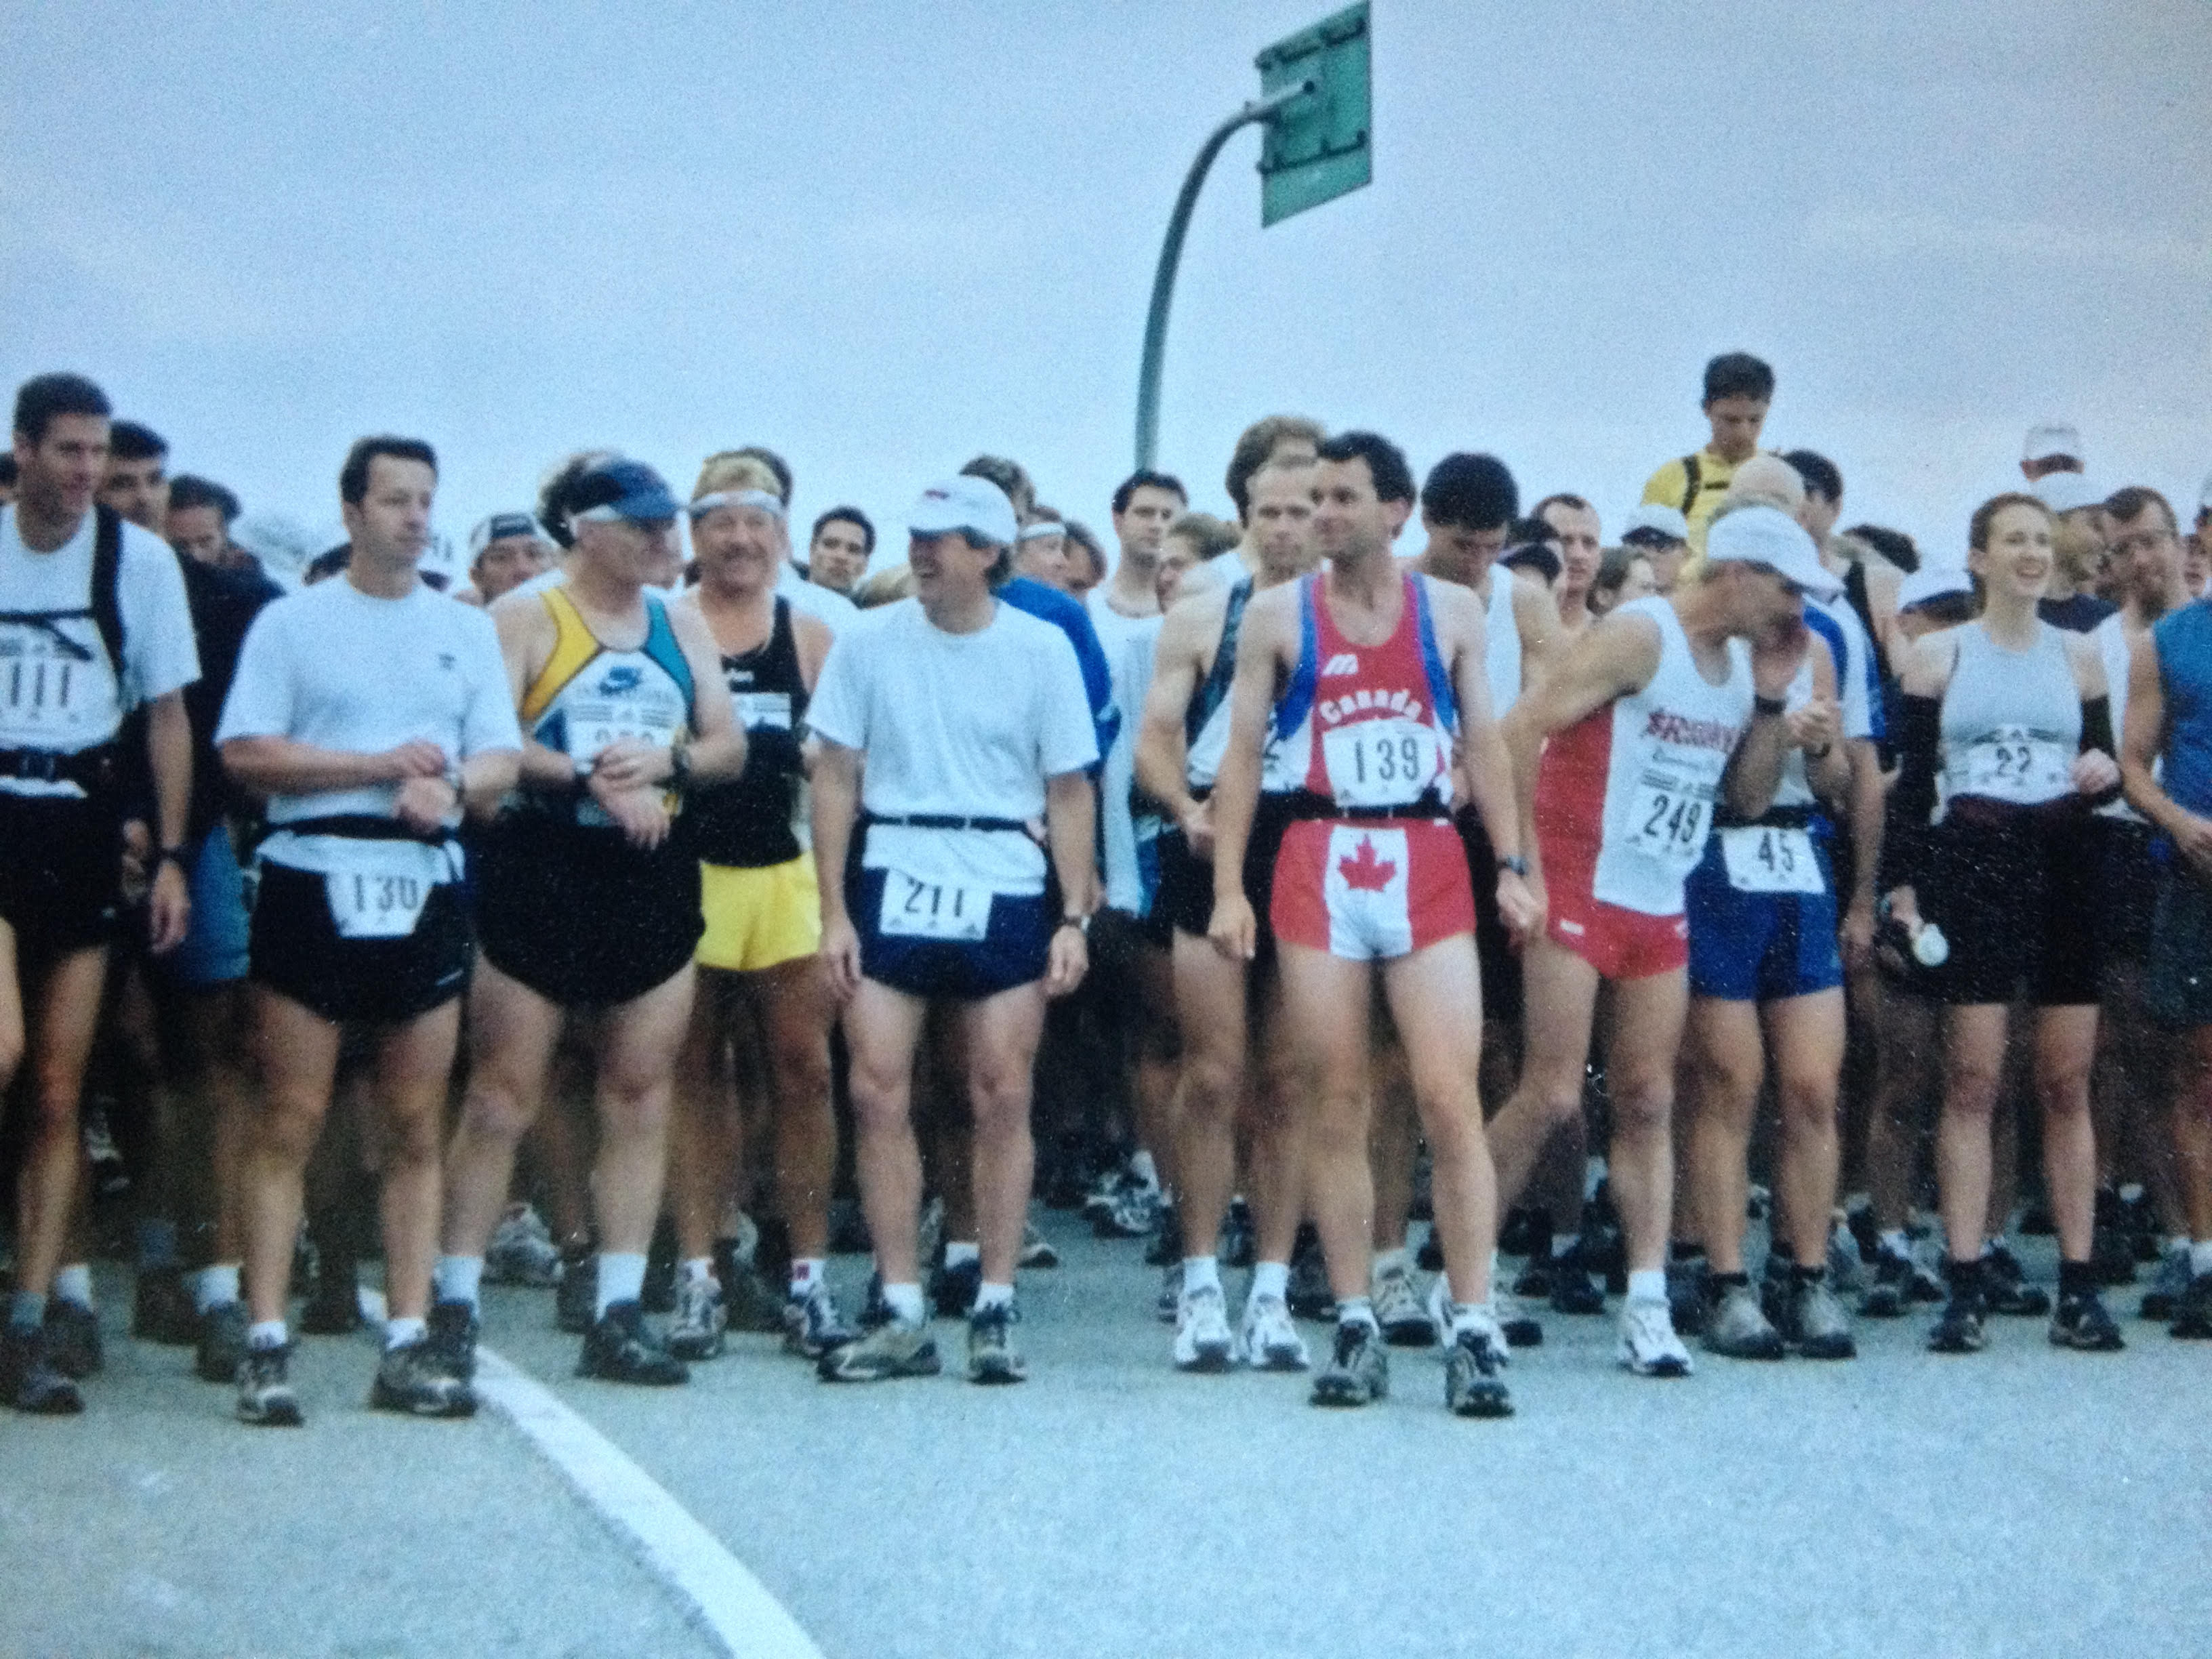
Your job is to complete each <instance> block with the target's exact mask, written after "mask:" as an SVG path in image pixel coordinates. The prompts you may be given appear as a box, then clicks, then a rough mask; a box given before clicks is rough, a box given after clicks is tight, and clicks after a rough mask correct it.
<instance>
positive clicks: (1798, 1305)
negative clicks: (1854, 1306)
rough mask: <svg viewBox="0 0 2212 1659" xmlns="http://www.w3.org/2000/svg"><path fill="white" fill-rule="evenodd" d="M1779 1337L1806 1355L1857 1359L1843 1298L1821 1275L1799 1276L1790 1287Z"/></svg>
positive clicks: (1855, 1342) (1855, 1343) (1817, 1357)
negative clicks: (1816, 1276)
mask: <svg viewBox="0 0 2212 1659" xmlns="http://www.w3.org/2000/svg"><path fill="white" fill-rule="evenodd" d="M1781 1330H1782V1340H1783V1341H1784V1342H1785V1343H1787V1344H1788V1345H1789V1346H1790V1347H1791V1348H1793V1349H1795V1350H1796V1352H1799V1353H1801V1354H1802V1355H1803V1356H1804V1357H1805V1358H1808V1359H1856V1358H1858V1352H1859V1345H1858V1340H1857V1338H1856V1337H1854V1336H1853V1335H1852V1334H1851V1316H1850V1314H1849V1313H1848V1312H1846V1311H1845V1310H1844V1304H1843V1298H1842V1297H1838V1295H1837V1294H1836V1293H1835V1291H1833V1290H1832V1288H1830V1286H1829V1285H1828V1283H1827V1281H1826V1279H1799V1280H1798V1281H1797V1283H1796V1285H1793V1286H1792V1287H1791V1290H1790V1303H1789V1312H1788V1316H1787V1317H1786V1318H1785V1319H1784V1321H1783V1323H1782V1326H1781Z"/></svg>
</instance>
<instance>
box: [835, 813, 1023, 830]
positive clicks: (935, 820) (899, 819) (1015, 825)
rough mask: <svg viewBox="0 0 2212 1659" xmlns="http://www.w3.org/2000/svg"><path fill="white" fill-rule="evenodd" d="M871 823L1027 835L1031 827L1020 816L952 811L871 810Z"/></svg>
mask: <svg viewBox="0 0 2212 1659" xmlns="http://www.w3.org/2000/svg"><path fill="white" fill-rule="evenodd" d="M866 823H869V824H878V823H884V824H890V825H891V826H892V827H894V828H896V829H1011V830H1012V831H1014V832H1015V833H1017V834H1018V835H1024V836H1026V835H1028V834H1029V832H1030V827H1029V825H1028V824H1026V823H1024V822H1023V821H1022V820H1021V819H1019V818H963V817H959V816H957V814H955V813H951V812H870V813H868V814H867V815H866Z"/></svg>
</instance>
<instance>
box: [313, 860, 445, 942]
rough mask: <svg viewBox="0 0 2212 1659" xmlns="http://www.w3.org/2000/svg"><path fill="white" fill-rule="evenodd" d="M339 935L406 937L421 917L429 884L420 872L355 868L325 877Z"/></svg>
mask: <svg viewBox="0 0 2212 1659" xmlns="http://www.w3.org/2000/svg"><path fill="white" fill-rule="evenodd" d="M323 890H324V891H325V893H326V894H328V895H329V896H330V903H331V921H333V922H335V923H336V924H337V930H338V937H339V938H340V939H405V938H406V937H407V936H408V935H409V934H410V933H413V932H414V931H415V924H416V922H418V921H422V907H423V906H424V905H425V904H427V903H428V902H429V901H430V884H429V883H428V882H427V881H424V880H423V879H422V877H421V876H419V875H371V874H368V872H364V871H360V870H354V871H348V872H340V873H336V874H331V875H327V876H325V877H324V878H323Z"/></svg>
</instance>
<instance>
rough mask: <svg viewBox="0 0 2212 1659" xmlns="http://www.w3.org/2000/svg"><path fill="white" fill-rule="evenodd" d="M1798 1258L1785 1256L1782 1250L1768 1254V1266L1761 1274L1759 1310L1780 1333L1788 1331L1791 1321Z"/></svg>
mask: <svg viewBox="0 0 2212 1659" xmlns="http://www.w3.org/2000/svg"><path fill="white" fill-rule="evenodd" d="M1796 1278H1797V1258H1796V1256H1794V1255H1784V1254H1783V1253H1782V1252H1781V1251H1780V1250H1769V1251H1768V1252H1767V1253H1766V1265H1765V1267H1762V1268H1761V1269H1760V1270H1759V1312H1761V1313H1763V1314H1765V1316H1766V1322H1767V1323H1768V1324H1770V1325H1771V1326H1773V1327H1774V1328H1775V1329H1776V1330H1778V1331H1779V1330H1784V1329H1786V1328H1787V1327H1788V1322H1789V1319H1790V1286H1791V1285H1793V1284H1795V1283H1796Z"/></svg>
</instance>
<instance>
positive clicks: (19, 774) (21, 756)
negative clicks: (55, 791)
mask: <svg viewBox="0 0 2212 1659" xmlns="http://www.w3.org/2000/svg"><path fill="white" fill-rule="evenodd" d="M116 753H117V750H116V746H115V745H114V744H112V743H103V744H96V745H94V747H93V748H90V749H80V750H76V752H74V753H72V754H64V753H63V752H62V751H61V750H57V749H0V778H22V779H25V780H27V781H30V782H33V783H73V784H75V785H76V787H78V788H80V789H82V790H83V791H85V792H86V793H88V794H89V793H92V792H93V791H94V790H96V789H105V788H106V787H108V786H109V785H111V784H112V783H113V782H114V781H115V760H116Z"/></svg>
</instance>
